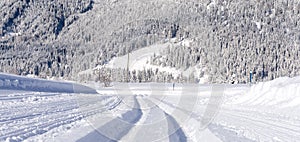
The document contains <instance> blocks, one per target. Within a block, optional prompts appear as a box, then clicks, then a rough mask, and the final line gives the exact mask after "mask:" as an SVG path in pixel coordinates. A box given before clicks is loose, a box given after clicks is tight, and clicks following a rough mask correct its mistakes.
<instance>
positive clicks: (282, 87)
mask: <svg viewBox="0 0 300 142" xmlns="http://www.w3.org/2000/svg"><path fill="white" fill-rule="evenodd" d="M232 103H233V104H242V105H249V106H271V107H276V108H278V107H279V108H286V107H295V106H300V76H299V77H294V78H288V77H281V78H278V79H275V80H272V81H269V82H260V83H258V84H256V85H253V86H252V87H251V89H250V91H249V92H248V93H246V94H245V95H244V96H242V97H240V98H238V99H237V100H235V101H234V102H232Z"/></svg>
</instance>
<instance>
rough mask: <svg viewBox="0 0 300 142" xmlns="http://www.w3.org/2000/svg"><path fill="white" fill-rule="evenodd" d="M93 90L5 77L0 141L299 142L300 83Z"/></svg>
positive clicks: (0, 85) (0, 81) (0, 79)
mask: <svg viewBox="0 0 300 142" xmlns="http://www.w3.org/2000/svg"><path fill="white" fill-rule="evenodd" d="M89 86H90V87H86V86H82V85H79V84H74V83H70V82H56V81H48V80H41V79H33V78H25V77H19V76H14V75H8V74H0V104H1V105H0V116H1V117H0V141H82V142H85V141H89V142H90V141H124V142H125V141H126V142H127V141H172V142H173V141H175V142H176V141H195V142H198V141H208V142H211V141H228V142H229V141H297V140H299V139H300V114H299V113H297V112H299V111H300V77H295V78H287V77H286V78H278V79H275V80H273V81H270V82H264V83H258V84H253V85H225V84H219V85H209V84H207V85H205V84H203V85H199V84H175V87H174V88H173V86H172V84H168V83H165V84H164V83H141V84H132V83H129V84H126V83H114V84H113V86H112V87H107V88H102V87H100V86H101V85H100V84H98V83H91V84H89ZM92 88H94V89H92Z"/></svg>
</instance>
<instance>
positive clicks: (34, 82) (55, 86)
mask: <svg viewBox="0 0 300 142" xmlns="http://www.w3.org/2000/svg"><path fill="white" fill-rule="evenodd" d="M0 89H8V90H24V91H37V92H60V93H92V94H94V93H97V92H96V91H95V90H94V89H92V88H89V87H86V86H83V85H79V84H74V83H68V82H58V81H49V80H44V79H35V78H28V77H21V76H16V75H10V74H4V73H0Z"/></svg>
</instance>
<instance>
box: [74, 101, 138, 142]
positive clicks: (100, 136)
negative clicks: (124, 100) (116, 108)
mask: <svg viewBox="0 0 300 142" xmlns="http://www.w3.org/2000/svg"><path fill="white" fill-rule="evenodd" d="M133 100H134V106H133V108H132V110H130V111H127V112H125V113H124V114H122V117H117V118H115V119H113V120H111V121H109V122H107V123H106V124H104V125H103V126H101V127H100V128H97V129H96V130H94V131H93V132H91V133H89V134H87V135H86V136H84V137H82V138H81V139H79V140H78V142H86V141H101V142H115V141H118V140H120V139H121V138H122V137H123V136H125V135H126V134H127V133H128V132H129V131H130V129H132V128H133V127H134V126H135V123H136V122H137V121H139V120H140V118H141V117H142V115H143V113H142V111H141V109H140V104H139V102H138V101H137V98H136V96H135V97H134V98H133Z"/></svg>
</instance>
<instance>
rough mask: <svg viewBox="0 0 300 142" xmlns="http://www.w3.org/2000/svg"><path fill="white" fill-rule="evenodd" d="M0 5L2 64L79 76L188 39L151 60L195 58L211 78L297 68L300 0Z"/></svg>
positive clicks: (17, 0) (190, 61)
mask: <svg viewBox="0 0 300 142" xmlns="http://www.w3.org/2000/svg"><path fill="white" fill-rule="evenodd" d="M0 9H1V11H0V15H1V17H3V18H2V21H0V47H1V50H0V64H1V66H0V71H1V72H9V73H14V74H20V75H27V74H34V75H37V76H40V77H46V76H50V77H52V76H54V77H63V78H66V79H72V80H78V79H79V78H78V73H79V72H81V71H85V70H88V69H93V68H95V67H97V66H98V65H104V64H106V63H107V62H108V61H110V60H111V59H112V58H113V57H117V56H121V55H125V54H127V53H128V52H131V51H134V50H137V49H140V48H144V47H147V46H150V45H153V44H157V43H165V42H169V41H170V40H171V39H175V42H179V41H182V40H185V39H186V40H189V41H191V43H190V45H189V46H186V45H179V46H176V47H170V48H169V50H167V51H166V55H165V56H161V57H153V58H152V59H153V60H152V61H151V63H152V64H155V65H161V66H170V67H175V68H178V69H179V68H181V69H188V68H190V67H193V66H196V65H197V66H200V67H202V68H204V69H205V70H204V72H203V73H201V75H196V76H200V77H201V76H203V75H208V76H209V78H208V82H213V83H220V82H233V81H235V82H241V83H246V82H248V80H249V73H250V71H253V73H254V81H262V80H272V79H274V78H277V77H279V76H296V75H300V66H299V63H300V59H299V57H300V32H299V29H300V26H299V25H300V23H299V21H300V3H299V2H298V1H297V0H291V1H284V0H250V1H238V0H230V1H226V0H214V1H210V0H201V1H189V0H168V1H165V0H122V1H121V0H105V1H103V0H84V1H83V0H75V1H74V0H50V1H49V0H40V1H34V0H5V1H1V2H0ZM153 72H155V71H153ZM87 79H88V78H87ZM80 80H82V78H80ZM151 81H155V80H151ZM158 81H165V80H161V79H158Z"/></svg>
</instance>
